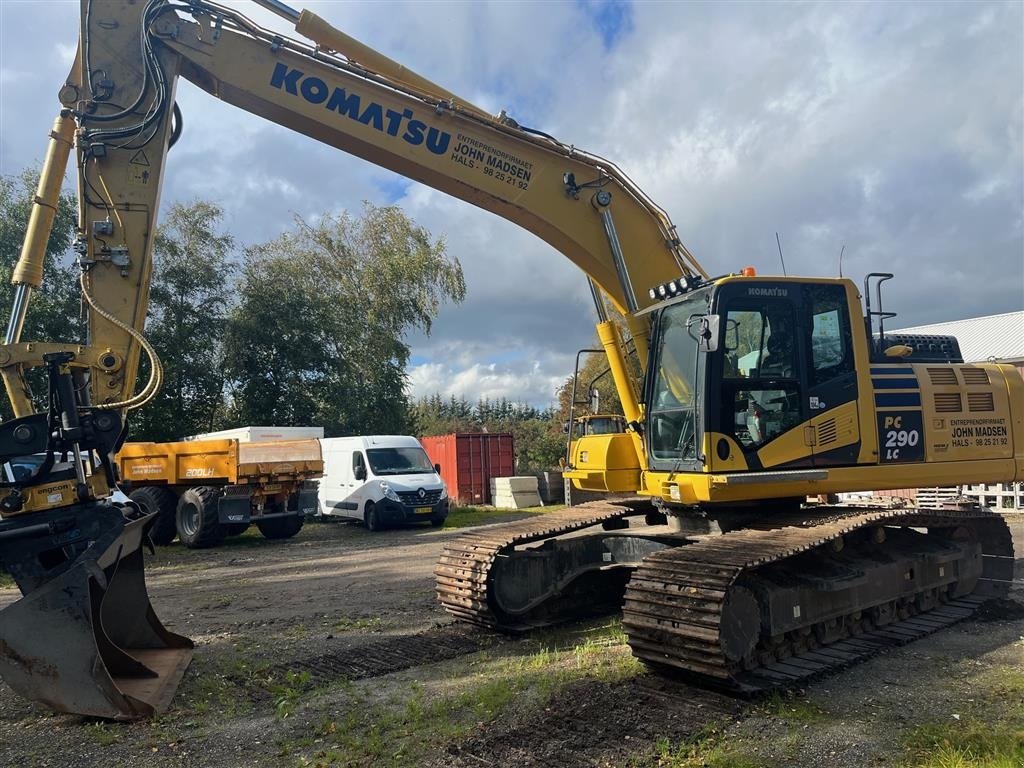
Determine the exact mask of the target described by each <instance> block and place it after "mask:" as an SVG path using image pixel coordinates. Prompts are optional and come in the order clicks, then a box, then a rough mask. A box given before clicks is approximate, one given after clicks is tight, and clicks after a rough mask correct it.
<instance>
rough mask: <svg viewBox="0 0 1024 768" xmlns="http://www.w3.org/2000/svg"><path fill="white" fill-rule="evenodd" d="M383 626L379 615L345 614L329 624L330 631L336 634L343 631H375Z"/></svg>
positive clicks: (382, 620)
mask: <svg viewBox="0 0 1024 768" xmlns="http://www.w3.org/2000/svg"><path fill="white" fill-rule="evenodd" d="M383 627H384V619H382V618H380V616H354V617H352V616H346V617H345V618H343V619H339V620H338V621H336V622H334V623H333V624H331V632H333V633H334V634H337V635H340V634H342V633H343V632H375V631H377V630H379V629H383Z"/></svg>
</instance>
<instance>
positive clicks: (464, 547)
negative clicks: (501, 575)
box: [434, 501, 650, 631]
mask: <svg viewBox="0 0 1024 768" xmlns="http://www.w3.org/2000/svg"><path fill="white" fill-rule="evenodd" d="M638 509H639V511H638ZM649 509H650V503H649V502H646V501H616V502H608V501H594V502H590V503H588V504H581V505H580V506H578V507H572V508H570V509H565V510H561V511H559V512H552V513H550V514H546V515H539V516H537V517H534V518H530V519H527V520H520V521H518V522H515V523H507V524H505V525H496V526H493V527H490V528H487V529H484V530H481V531H477V532H474V533H468V534H465V535H463V536H460V537H459V538H457V539H454V540H453V541H450V542H448V543H447V544H445V546H444V549H443V550H442V551H441V558H440V560H439V561H438V563H437V567H435V568H434V576H435V577H436V579H437V581H436V587H435V589H436V591H437V599H438V600H439V601H440V602H441V605H443V606H444V609H445V610H446V611H448V612H449V613H451V614H453V615H454V616H455V617H456V618H458V619H460V620H462V621H466V622H469V623H471V624H476V625H478V626H482V627H489V628H491V629H502V630H506V631H515V630H518V629H520V627H519V626H517V625H514V624H510V623H508V622H507V621H502V620H501V619H500V618H499V617H498V616H497V615H496V614H495V613H494V611H493V610H492V609H491V606H490V604H489V602H488V600H487V580H488V578H489V577H490V570H491V566H492V565H493V564H494V560H495V558H497V557H498V556H499V555H500V554H501V553H502V552H503V551H505V550H506V549H509V548H511V547H515V546H517V545H520V544H528V543H530V542H532V541H539V540H541V539H546V538H550V537H552V536H559V535H561V534H565V533H571V532H572V531H578V530H581V529H583V528H588V527H590V526H595V525H600V524H601V523H604V522H606V521H609V520H615V519H617V518H620V517H626V516H628V515H636V514H642V513H643V512H644V511H646V510H649Z"/></svg>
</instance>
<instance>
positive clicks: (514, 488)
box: [491, 475, 540, 509]
mask: <svg viewBox="0 0 1024 768" xmlns="http://www.w3.org/2000/svg"><path fill="white" fill-rule="evenodd" d="M491 503H492V504H493V505H494V506H496V507H499V508H501V509H522V508H523V507H538V506H540V493H539V492H538V490H537V478H536V476H534V475H529V476H527V477H492V478H491Z"/></svg>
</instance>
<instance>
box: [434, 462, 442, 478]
mask: <svg viewBox="0 0 1024 768" xmlns="http://www.w3.org/2000/svg"><path fill="white" fill-rule="evenodd" d="M434 471H435V472H437V475H438V477H440V476H441V465H440V464H435V465H434Z"/></svg>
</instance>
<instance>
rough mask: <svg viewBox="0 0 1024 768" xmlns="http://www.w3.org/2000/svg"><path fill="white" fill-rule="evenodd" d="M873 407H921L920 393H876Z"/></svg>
mask: <svg viewBox="0 0 1024 768" xmlns="http://www.w3.org/2000/svg"><path fill="white" fill-rule="evenodd" d="M875 405H876V406H879V407H881V408H893V407H897V406H912V405H913V406H918V407H920V405H921V393H920V392H888V393H886V392H882V393H879V392H876V393H875Z"/></svg>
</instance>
